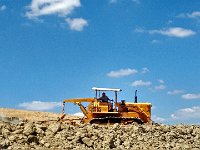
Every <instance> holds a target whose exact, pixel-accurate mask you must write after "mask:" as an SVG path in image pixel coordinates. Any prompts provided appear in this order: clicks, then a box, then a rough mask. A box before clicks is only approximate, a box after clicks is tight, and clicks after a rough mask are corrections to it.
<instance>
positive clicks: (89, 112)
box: [61, 87, 151, 124]
mask: <svg viewBox="0 0 200 150" xmlns="http://www.w3.org/2000/svg"><path fill="white" fill-rule="evenodd" d="M92 90H94V91H95V93H96V95H95V97H94V98H74V99H66V100H63V108H62V117H61V120H63V118H64V117H65V110H64V109H65V103H68V102H72V103H74V104H75V105H78V106H79V107H80V109H81V111H82V112H83V114H84V117H83V118H82V121H81V122H82V123H91V124H94V123H95V124H108V123H109V124H114V123H120V124H131V123H133V122H136V123H138V124H143V123H148V122H150V121H151V103H138V102H137V90H136V91H135V100H134V102H126V101H125V100H121V101H120V102H118V92H121V91H122V90H121V89H113V88H97V87H93V88H92ZM108 91H111V92H114V100H113V99H109V98H108V97H107V96H106V99H105V93H104V92H108ZM101 94H102V97H103V96H104V99H103V98H102V97H100V95H101ZM84 102H88V103H89V104H88V106H87V107H84V106H83V105H82V103H84Z"/></svg>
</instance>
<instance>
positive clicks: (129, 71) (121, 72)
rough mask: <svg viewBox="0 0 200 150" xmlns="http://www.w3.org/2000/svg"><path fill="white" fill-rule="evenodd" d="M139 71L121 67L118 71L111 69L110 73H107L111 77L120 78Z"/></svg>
mask: <svg viewBox="0 0 200 150" xmlns="http://www.w3.org/2000/svg"><path fill="white" fill-rule="evenodd" d="M136 73H138V71H137V70H136V69H130V68H128V69H120V70H117V71H111V72H109V73H107V76H108V77H111V78H119V77H124V76H129V75H133V74H136Z"/></svg>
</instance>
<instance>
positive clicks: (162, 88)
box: [154, 85, 166, 91]
mask: <svg viewBox="0 0 200 150" xmlns="http://www.w3.org/2000/svg"><path fill="white" fill-rule="evenodd" d="M154 89H155V90H157V91H159V90H164V89H166V86H165V85H158V86H155V87H154Z"/></svg>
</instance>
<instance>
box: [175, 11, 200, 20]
mask: <svg viewBox="0 0 200 150" xmlns="http://www.w3.org/2000/svg"><path fill="white" fill-rule="evenodd" d="M177 17H179V18H192V19H197V18H200V11H193V12H192V13H182V14H179V15H178V16H177Z"/></svg>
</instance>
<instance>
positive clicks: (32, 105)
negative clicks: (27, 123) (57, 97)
mask: <svg viewBox="0 0 200 150" xmlns="http://www.w3.org/2000/svg"><path fill="white" fill-rule="evenodd" d="M18 106H19V107H21V108H23V109H27V110H37V111H46V110H52V109H54V108H56V107H61V106H62V103H61V102H42V101H32V102H24V103H20V104H19V105H18Z"/></svg>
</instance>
